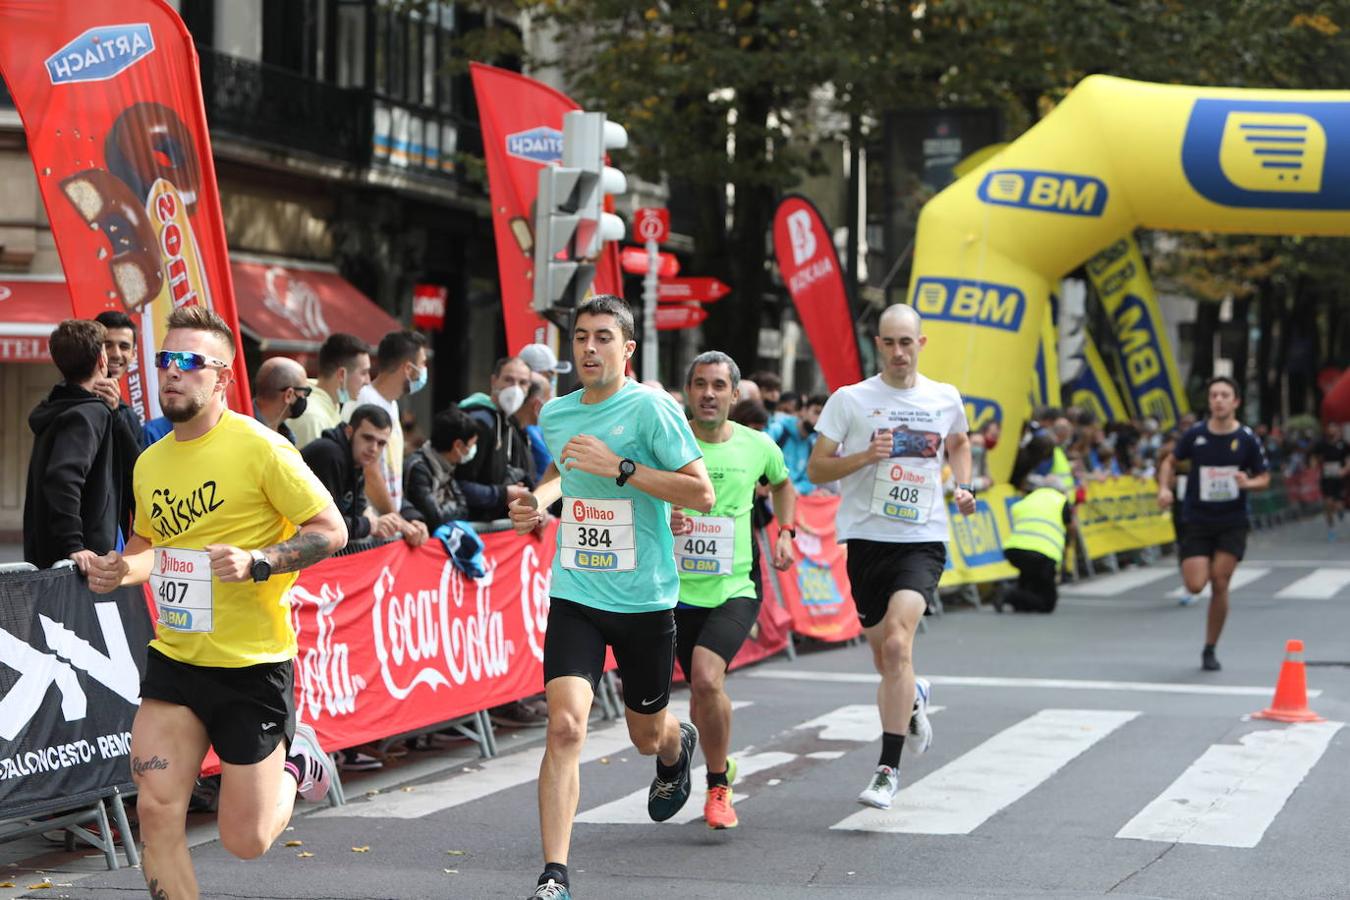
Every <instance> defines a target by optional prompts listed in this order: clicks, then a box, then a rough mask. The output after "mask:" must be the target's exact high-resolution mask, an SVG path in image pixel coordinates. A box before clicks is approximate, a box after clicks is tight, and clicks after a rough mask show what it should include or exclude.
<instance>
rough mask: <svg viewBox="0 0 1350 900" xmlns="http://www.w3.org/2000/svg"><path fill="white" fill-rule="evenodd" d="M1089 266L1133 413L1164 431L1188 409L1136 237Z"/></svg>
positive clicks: (1114, 246) (1105, 252) (1122, 241)
mask: <svg viewBox="0 0 1350 900" xmlns="http://www.w3.org/2000/svg"><path fill="white" fill-rule="evenodd" d="M1087 270H1088V276H1089V277H1090V278H1091V279H1092V284H1093V286H1094V287H1096V289H1097V293H1098V295H1099V296H1100V297H1101V298H1102V306H1103V307H1105V309H1106V315H1107V316H1108V317H1109V318H1110V320H1111V326H1112V328H1113V329H1114V330H1115V334H1116V346H1117V348H1118V350H1117V352H1118V353H1119V359H1120V371H1121V372H1122V373H1123V375H1124V383H1125V402H1126V403H1127V404H1129V408H1130V412H1131V414H1133V415H1134V417H1136V418H1144V417H1145V416H1152V417H1153V418H1155V419H1157V420H1158V425H1159V427H1161V428H1162V429H1163V430H1164V431H1165V430H1167V429H1169V428H1175V427H1176V425H1177V423H1178V422H1180V421H1181V417H1182V416H1184V415H1186V413H1188V412H1190V408H1189V406H1188V404H1187V401H1186V388H1185V385H1183V384H1182V383H1181V375H1180V374H1179V373H1178V372H1177V364H1176V356H1175V354H1174V353H1173V352H1172V342H1171V340H1169V339H1168V337H1167V323H1165V322H1164V321H1163V317H1162V310H1160V309H1159V308H1158V297H1157V295H1156V294H1155V293H1154V290H1153V281H1152V279H1150V278H1149V277H1148V266H1147V265H1145V264H1144V256H1143V254H1141V253H1140V252H1139V245H1138V244H1137V243H1135V240H1134V236H1133V235H1126V236H1125V237H1123V238H1121V239H1120V240H1118V241H1116V242H1115V243H1113V244H1112V245H1111V246H1109V247H1107V248H1106V249H1105V250H1103V251H1102V252H1101V253H1098V254H1097V255H1096V256H1094V257H1092V259H1090V260H1088V264H1087Z"/></svg>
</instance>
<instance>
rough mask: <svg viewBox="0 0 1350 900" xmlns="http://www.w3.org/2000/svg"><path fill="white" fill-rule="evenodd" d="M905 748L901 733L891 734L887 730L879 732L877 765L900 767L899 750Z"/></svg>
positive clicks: (903, 737)
mask: <svg viewBox="0 0 1350 900" xmlns="http://www.w3.org/2000/svg"><path fill="white" fill-rule="evenodd" d="M904 748H905V736H904V735H903V734H891V733H890V732H889V731H883V732H882V733H881V760H880V761H879V762H878V763H877V765H879V766H890V767H891V768H892V769H898V768H900V751H901V750H903V749H904Z"/></svg>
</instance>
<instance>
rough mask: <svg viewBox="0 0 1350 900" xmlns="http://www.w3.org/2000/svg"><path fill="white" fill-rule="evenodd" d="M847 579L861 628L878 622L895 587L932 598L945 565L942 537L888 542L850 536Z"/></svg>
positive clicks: (945, 558)
mask: <svg viewBox="0 0 1350 900" xmlns="http://www.w3.org/2000/svg"><path fill="white" fill-rule="evenodd" d="M847 546H848V580H849V584H850V585H851V587H852V590H853V603H854V605H855V606H856V607H857V608H858V619H859V621H861V622H862V626H863V627H864V628H871V627H873V626H875V625H880V624H881V620H882V619H884V618H885V617H886V610H887V609H888V608H889V607H890V603H891V595H892V594H894V593H895V592H896V591H914V592H916V593H918V594H919V595H920V596H922V597H923V599H924V602H925V603H929V602H932V599H933V595H934V593H935V592H936V591H937V586H938V579H939V578H941V577H942V569H943V567H944V566H946V565H947V545H946V544H944V543H942V542H941V541H923V542H917V543H905V544H902V543H888V542H884V541H868V540H863V539H861V538H853V539H852V540H850V541H849V542H848V545H847Z"/></svg>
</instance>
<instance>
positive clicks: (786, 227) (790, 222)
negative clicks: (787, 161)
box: [773, 194, 862, 391]
mask: <svg viewBox="0 0 1350 900" xmlns="http://www.w3.org/2000/svg"><path fill="white" fill-rule="evenodd" d="M773 249H774V253H775V255H776V256H777V257H778V271H779V272H780V273H781V274H782V276H783V283H784V284H786V285H787V288H788V293H789V294H791V295H792V302H793V303H795V304H796V305H797V317H798V318H799V319H801V321H802V329H803V330H804V331H805V332H806V337H807V339H808V340H809V341H810V342H811V350H812V351H813V352H814V353H815V355H816V360H817V361H818V362H819V363H820V370H821V373H822V374H823V375H824V376H825V383H826V384H828V385H829V386H830V390H831V391H837V390H839V389H840V388H841V387H844V386H845V385H849V384H853V383H854V382H856V381H859V380H861V379H862V361H861V359H860V357H859V356H858V338H857V335H856V333H855V332H854V330H853V315H852V313H850V312H849V308H848V294H847V293H845V291H844V275H843V270H842V269H840V267H839V254H837V253H836V252H835V250H834V241H833V240H831V238H830V231H829V229H828V228H826V227H825V221H824V219H822V218H821V216H820V210H818V209H816V207H815V205H814V204H812V203H811V201H810V200H807V199H806V198H805V197H801V196H798V195H796V194H790V195H788V196H787V197H784V198H783V202H782V203H780V204H778V211H777V212H776V213H774V216H773Z"/></svg>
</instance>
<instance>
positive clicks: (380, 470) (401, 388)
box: [342, 331, 428, 515]
mask: <svg viewBox="0 0 1350 900" xmlns="http://www.w3.org/2000/svg"><path fill="white" fill-rule="evenodd" d="M375 360H376V365H377V367H378V369H379V373H378V374H377V375H376V376H375V378H374V380H373V381H371V382H370V384H368V385H366V386H365V387H363V388H361V393H360V394H358V395H357V397H356V399H355V400H354V401H352V402H351V403H349V404H347V406H346V407H344V408H343V410H342V414H343V417H344V418H346V417H349V416H350V415H351V414H352V412H353V410H354V409H355V407H356V406H357V405H364V404H366V403H373V404H375V405H376V406H378V407H380V408H381V409H383V410H384V411H385V412H387V413H389V418H390V420H391V421H392V422H393V423H394V428H393V431H391V432H390V434H389V444H388V445H387V446H386V447H385V448H384V453H383V454H382V455H381V456H380V458H379V461H378V462H376V463H375V464H374V465H372V466H370V467H369V468H367V469H366V473H365V475H366V497H367V498H368V499H369V500H370V505H371V506H373V507H375V511H376V512H377V513H379V514H380V515H386V514H387V513H392V512H398V511H399V510H400V509H401V508H402V506H403V458H404V438H403V424H402V417H401V416H400V414H399V408H398V401H399V400H401V399H403V398H404V397H406V396H407V395H409V394H415V393H417V392H418V391H420V390H421V389H422V388H424V387H426V385H427V376H428V372H427V339H426V336H425V335H423V334H421V333H420V332H416V331H391V332H389V333H388V334H386V335H385V336H384V337H382V338H380V346H379V347H378V348H377V349H376V351H375Z"/></svg>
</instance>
